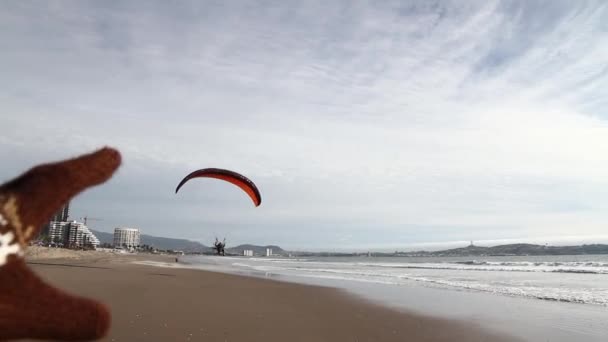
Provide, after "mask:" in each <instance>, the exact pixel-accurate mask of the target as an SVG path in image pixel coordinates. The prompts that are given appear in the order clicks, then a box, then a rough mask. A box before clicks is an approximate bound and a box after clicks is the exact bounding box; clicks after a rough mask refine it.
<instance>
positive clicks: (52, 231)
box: [48, 221, 70, 245]
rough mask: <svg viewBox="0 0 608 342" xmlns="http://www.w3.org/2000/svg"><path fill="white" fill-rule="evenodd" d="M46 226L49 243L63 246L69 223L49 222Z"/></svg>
mask: <svg viewBox="0 0 608 342" xmlns="http://www.w3.org/2000/svg"><path fill="white" fill-rule="evenodd" d="M48 226H49V229H48V236H49V241H50V242H52V243H57V244H61V245H63V244H64V243H65V242H66V239H67V234H68V231H69V226H70V222H62V221H51V222H50V223H49V225H48Z"/></svg>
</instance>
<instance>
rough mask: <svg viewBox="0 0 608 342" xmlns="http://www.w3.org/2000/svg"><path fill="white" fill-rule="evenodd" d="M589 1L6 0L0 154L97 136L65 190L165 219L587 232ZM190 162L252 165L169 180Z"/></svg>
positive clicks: (601, 173) (260, 236) (412, 231)
mask: <svg viewBox="0 0 608 342" xmlns="http://www.w3.org/2000/svg"><path fill="white" fill-rule="evenodd" d="M607 15H608V6H607V5H606V4H604V3H603V2H596V3H593V2H585V3H577V4H572V3H571V2H555V1H551V2H547V3H543V4H542V5H540V4H532V3H529V2H509V3H504V2H482V3H481V2H480V3H477V4H475V3H473V2H471V3H462V2H426V1H424V2H415V1H414V2H407V3H402V2H395V3H387V4H383V5H382V6H378V5H377V4H371V3H365V2H360V3H357V4H352V3H350V2H332V3H331V4H327V3H321V2H307V3H306V4H296V3H291V2H263V3H262V2H260V3H258V2H245V3H239V4H236V3H229V4H227V3H224V2H205V3H198V2H181V3H180V4H171V5H169V4H166V3H164V2H132V3H129V4H119V3H112V4H110V3H96V2H91V3H86V2H50V3H48V4H45V5H41V4H38V3H28V2H19V3H14V4H10V5H9V6H7V8H6V10H5V11H3V12H2V13H0V22H2V23H3V24H2V26H1V27H2V30H0V40H2V41H3V42H5V48H4V50H5V51H6V53H3V54H2V55H1V56H0V73H1V74H2V75H3V78H2V79H0V86H2V89H5V90H6V91H5V92H3V93H2V94H0V103H1V104H0V110H1V113H2V114H0V125H1V126H2V127H3V132H4V134H3V136H2V137H0V156H3V157H4V156H6V157H7V158H8V157H9V156H11V157H13V158H14V156H15V153H14V152H15V151H17V152H18V153H17V154H18V155H19V157H17V160H16V162H15V164H14V165H15V166H14V167H8V168H5V169H3V170H2V171H0V176H2V178H7V177H9V176H10V175H12V174H13V173H15V171H16V170H17V169H19V168H20V167H26V166H27V165H30V164H33V163H37V162H39V161H40V160H42V159H59V158H64V157H66V156H69V155H73V154H77V153H82V152H84V151H88V150H89V149H93V148H96V147H98V146H100V145H104V144H110V145H113V146H116V147H118V148H120V149H121V151H122V152H123V154H124V155H125V165H124V167H123V168H122V169H121V171H120V172H119V174H118V175H117V176H116V177H115V179H114V180H113V181H112V183H110V184H109V185H108V186H107V187H102V188H99V189H95V190H94V191H91V192H90V194H89V195H87V196H84V195H83V197H82V198H81V199H80V200H79V201H78V202H76V203H74V206H75V208H77V209H78V210H79V211H83V212H86V214H89V215H92V216H100V215H99V214H97V213H100V214H103V215H104V217H107V218H108V219H107V221H104V223H99V224H100V226H101V227H102V228H103V229H111V228H112V226H113V225H119V224H121V223H122V222H126V221H129V222H134V224H136V225H140V226H141V227H142V229H143V230H145V231H147V232H149V233H151V234H160V235H170V236H187V237H192V238H196V237H205V238H208V237H209V236H211V235H212V233H210V232H211V231H217V232H221V231H226V232H231V234H232V235H233V236H234V238H233V239H234V240H235V241H241V242H245V241H251V242H259V243H265V242H268V243H271V242H272V243H275V242H276V243H281V244H285V245H292V246H294V247H311V248H312V247H315V246H318V245H319V244H321V243H323V244H326V245H332V244H336V245H340V244H342V245H344V244H347V243H349V244H352V245H361V244H365V243H368V244H370V245H374V244H382V243H383V241H385V240H389V241H397V242H398V243H403V244H407V243H411V242H424V241H439V240H441V241H447V239H452V240H469V239H478V237H477V236H483V238H487V239H501V238H513V237H522V236H531V237H532V236H542V235H543V234H544V235H555V234H556V233H559V234H562V235H573V234H572V233H573V232H577V233H579V234H591V235H593V234H599V233H600V232H602V231H603V230H604V229H603V227H604V226H605V225H606V223H607V222H608V216H607V215H606V214H605V212H606V211H605V210H604V209H605V205H604V204H603V203H606V202H607V201H606V200H607V199H608V198H607V197H608V196H607V195H608V194H607V193H608V186H607V182H606V181H605V179H604V177H605V175H606V174H607V172H606V171H608V162H607V161H606V160H605V158H603V155H604V154H605V151H606V150H607V148H608V138H607V137H608V134H607V133H608V127H607V123H606V117H607V115H608V113H607V112H606V108H608V107H607V106H606V104H607V103H606V99H605V96H603V93H604V89H606V87H607V86H608V82H607V79H608V65H607V64H606V60H608V49H607V48H606V46H608V41H607V40H608V38H607V37H608V35H607V34H606V29H607V28H606V25H605V24H604V22H605V21H606V20H604V19H605V18H606V16H607ZM21 165H22V166H21ZM209 165H212V166H218V167H226V168H233V169H237V170H239V171H241V172H243V173H245V174H247V175H248V176H250V177H251V178H253V179H254V180H255V181H256V182H257V183H258V185H259V186H260V188H261V189H262V194H263V196H264V204H263V206H262V207H260V208H257V209H253V208H251V207H250V206H249V203H247V201H246V198H245V197H244V196H239V195H242V194H240V193H238V191H236V190H234V189H233V188H230V187H229V186H226V185H224V184H216V183H213V182H201V184H193V185H192V189H191V190H192V192H187V193H184V194H181V193H180V196H179V197H176V196H174V195H173V194H172V193H171V192H172V190H173V187H174V184H173V183H176V182H177V180H178V179H179V178H180V177H181V176H183V175H184V174H186V173H187V172H189V171H190V170H191V169H193V168H199V167H204V166H209ZM104 225H105V226H104ZM169 227H170V228H169ZM202 233H204V234H202ZM205 234H206V235H205ZM218 234H221V233H218ZM300 242H301V245H298V243H300Z"/></svg>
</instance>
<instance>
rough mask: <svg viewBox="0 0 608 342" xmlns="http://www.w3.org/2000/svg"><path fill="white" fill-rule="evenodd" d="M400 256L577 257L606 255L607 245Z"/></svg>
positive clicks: (520, 246) (514, 246)
mask: <svg viewBox="0 0 608 342" xmlns="http://www.w3.org/2000/svg"><path fill="white" fill-rule="evenodd" d="M399 254H400V255H421V256H424V255H428V256H491V255H579V254H608V245H600V244H595V245H581V246H543V245H533V244H527V243H517V244H510V245H500V246H494V247H478V246H468V247H464V248H454V249H447V250H443V251H436V252H424V251H421V252H410V253H399Z"/></svg>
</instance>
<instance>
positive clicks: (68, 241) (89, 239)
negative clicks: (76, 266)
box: [49, 221, 100, 248]
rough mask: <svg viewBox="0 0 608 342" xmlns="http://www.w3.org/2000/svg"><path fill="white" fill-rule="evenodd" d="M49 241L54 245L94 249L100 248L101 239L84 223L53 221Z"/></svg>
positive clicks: (50, 225)
mask: <svg viewBox="0 0 608 342" xmlns="http://www.w3.org/2000/svg"><path fill="white" fill-rule="evenodd" d="M49 239H50V241H51V242H52V243H56V244H59V245H61V246H64V247H93V248H97V246H99V243H100V241H99V239H98V238H97V237H96V236H95V234H93V233H92V232H91V231H90V230H89V228H88V227H87V226H85V225H84V224H83V223H80V222H76V221H72V222H62V221H51V223H50V224H49Z"/></svg>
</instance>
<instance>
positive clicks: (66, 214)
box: [51, 202, 70, 222]
mask: <svg viewBox="0 0 608 342" xmlns="http://www.w3.org/2000/svg"><path fill="white" fill-rule="evenodd" d="M69 218H70V202H66V204H64V205H63V207H62V208H61V209H60V210H59V211H58V212H57V213H55V216H53V219H52V220H51V221H60V222H68V219H69Z"/></svg>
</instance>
